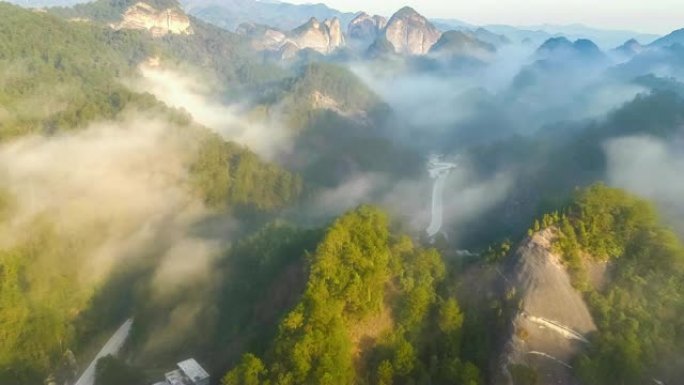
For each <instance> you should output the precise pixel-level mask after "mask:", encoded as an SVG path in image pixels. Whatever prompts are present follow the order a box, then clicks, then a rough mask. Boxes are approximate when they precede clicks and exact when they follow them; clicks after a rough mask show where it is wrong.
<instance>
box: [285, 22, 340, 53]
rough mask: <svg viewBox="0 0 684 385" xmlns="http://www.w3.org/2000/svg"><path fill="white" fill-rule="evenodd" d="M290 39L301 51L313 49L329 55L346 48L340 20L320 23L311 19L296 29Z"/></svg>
mask: <svg viewBox="0 0 684 385" xmlns="http://www.w3.org/2000/svg"><path fill="white" fill-rule="evenodd" d="M289 39H290V40H291V41H292V42H293V43H294V44H295V45H296V46H297V47H299V48H300V49H305V48H311V49H313V50H314V51H317V52H320V53H322V54H329V53H331V52H333V51H335V50H336V49H337V48H340V47H342V46H344V44H345V41H344V34H343V33H342V26H341V23H340V20H339V19H338V18H336V17H335V18H332V19H328V20H325V21H324V22H322V23H321V22H319V21H318V20H317V19H316V18H311V19H310V20H309V21H308V22H307V23H306V24H304V25H302V26H301V27H298V28H295V29H294V30H293V31H292V32H291V33H290V36H289Z"/></svg>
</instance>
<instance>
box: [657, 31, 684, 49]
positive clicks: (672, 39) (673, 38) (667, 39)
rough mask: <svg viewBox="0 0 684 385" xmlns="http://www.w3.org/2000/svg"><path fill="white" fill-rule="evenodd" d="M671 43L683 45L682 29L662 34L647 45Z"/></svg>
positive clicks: (662, 45) (668, 44) (683, 34)
mask: <svg viewBox="0 0 684 385" xmlns="http://www.w3.org/2000/svg"><path fill="white" fill-rule="evenodd" d="M673 44H680V45H684V29H678V30H676V31H673V32H672V33H670V34H669V35H667V36H664V37H662V38H660V39H658V40H656V41H654V42H653V43H651V44H649V47H667V46H671V45H673Z"/></svg>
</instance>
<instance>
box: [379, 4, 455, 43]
mask: <svg viewBox="0 0 684 385" xmlns="http://www.w3.org/2000/svg"><path fill="white" fill-rule="evenodd" d="M441 35H442V33H441V32H439V30H438V29H437V28H435V26H434V25H432V23H430V22H429V21H428V19H426V18H425V17H424V16H422V15H420V14H419V13H418V12H416V11H415V10H414V9H413V8H411V7H404V8H402V9H400V10H399V11H397V12H396V13H395V14H394V15H392V17H391V18H390V19H389V21H388V22H387V26H386V27H385V29H384V30H383V31H382V34H381V38H384V39H386V40H387V41H388V42H389V43H390V44H391V45H392V47H393V48H394V52H395V53H399V54H406V55H425V54H426V53H428V52H430V48H432V46H433V45H434V44H435V43H436V42H437V41H438V40H439V38H440V36H441Z"/></svg>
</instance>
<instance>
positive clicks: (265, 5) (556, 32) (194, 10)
mask: <svg viewBox="0 0 684 385" xmlns="http://www.w3.org/2000/svg"><path fill="white" fill-rule="evenodd" d="M9 2H11V3H15V4H19V5H22V6H26V7H50V6H71V5H74V4H77V3H83V2H86V1H84V0H9ZM180 2H181V4H182V5H183V7H184V8H185V10H186V11H187V12H188V13H189V14H191V15H193V16H196V17H198V18H200V19H203V20H205V21H207V22H210V23H212V24H214V25H217V26H219V27H221V28H225V29H228V30H230V31H234V30H235V29H236V28H237V27H238V26H239V25H240V24H242V23H254V24H263V25H267V26H270V27H274V28H277V29H282V30H291V29H294V28H296V27H298V26H300V25H302V24H304V23H306V22H307V21H308V20H309V19H310V18H312V17H315V18H316V19H318V20H325V19H332V18H338V19H339V20H340V22H341V24H342V25H343V26H347V25H349V23H350V22H351V21H352V20H353V19H354V17H355V16H356V15H357V14H358V13H359V12H357V13H351V12H341V11H339V10H336V9H333V8H330V7H328V6H326V5H325V4H322V3H319V4H290V3H287V2H281V1H277V0H269V1H258V0H181V1H180ZM386 16H389V15H386ZM431 22H432V23H433V24H434V26H435V27H436V28H438V29H439V30H441V31H442V32H445V31H447V30H475V29H477V28H478V26H476V25H473V24H470V23H467V22H464V21H461V20H457V19H433V20H431ZM481 27H483V28H485V29H486V30H488V31H491V32H493V33H495V34H498V35H504V36H506V37H507V38H508V39H510V40H511V41H512V42H514V43H520V42H529V43H531V44H535V45H538V44H541V43H543V42H544V41H546V40H548V39H549V38H552V37H559V36H565V37H567V38H568V39H570V40H573V41H574V40H577V39H589V40H592V41H593V42H594V43H596V45H598V46H599V47H600V48H601V49H604V50H606V49H610V48H615V47H618V46H620V45H621V44H623V43H624V42H626V41H628V40H630V39H636V40H638V41H639V42H641V43H642V44H649V43H651V42H653V41H655V40H656V39H658V38H659V36H658V35H654V34H645V33H639V32H634V31H626V30H607V29H599V28H593V27H588V26H585V25H582V24H572V25H553V24H543V25H535V26H510V25H484V26H481ZM683 34H684V33H683ZM487 42H488V43H490V44H491V43H492V42H491V41H487Z"/></svg>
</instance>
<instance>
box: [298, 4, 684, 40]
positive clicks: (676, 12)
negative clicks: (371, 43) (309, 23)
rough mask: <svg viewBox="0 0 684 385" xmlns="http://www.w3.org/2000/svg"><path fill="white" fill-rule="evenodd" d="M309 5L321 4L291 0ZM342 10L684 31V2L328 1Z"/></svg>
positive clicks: (487, 21)
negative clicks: (406, 11)
mask: <svg viewBox="0 0 684 385" xmlns="http://www.w3.org/2000/svg"><path fill="white" fill-rule="evenodd" d="M288 2H291V3H297V4H303V3H312V2H321V1H311V0H288ZM322 2H323V3H325V4H327V5H329V6H330V7H332V8H336V9H339V10H342V11H359V10H363V11H366V12H368V13H377V14H380V15H385V16H389V15H391V14H392V13H394V12H395V11H396V10H397V9H399V8H401V7H403V6H405V5H409V6H412V7H413V8H415V9H416V10H417V11H418V12H420V13H422V14H423V15H425V16H427V17H430V18H453V19H459V20H462V21H465V22H468V23H472V24H477V25H485V24H509V25H518V26H526V25H540V24H545V23H548V24H563V25H565V24H575V23H581V24H584V25H588V26H592V27H598V28H605V29H623V30H631V31H636V32H644V33H655V34H666V33H669V32H671V31H673V30H676V29H680V28H684V0H468V1H465V0H464V1H459V0H452V1H448V0H446V1H445V0H370V1H369V0H324V1H322Z"/></svg>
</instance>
